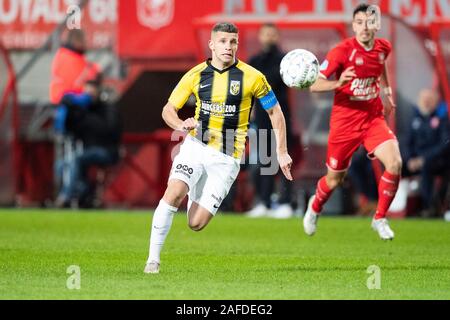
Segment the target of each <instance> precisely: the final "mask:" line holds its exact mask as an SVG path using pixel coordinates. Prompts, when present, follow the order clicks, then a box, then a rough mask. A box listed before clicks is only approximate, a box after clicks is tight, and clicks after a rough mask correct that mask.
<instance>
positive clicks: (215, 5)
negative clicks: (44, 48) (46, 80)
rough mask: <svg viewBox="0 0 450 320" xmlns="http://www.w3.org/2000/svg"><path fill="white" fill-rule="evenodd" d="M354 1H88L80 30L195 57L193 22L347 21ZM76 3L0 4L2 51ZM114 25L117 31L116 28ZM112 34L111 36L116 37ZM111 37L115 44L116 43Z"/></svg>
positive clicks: (421, 19) (445, 13) (97, 41)
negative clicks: (199, 20) (200, 20)
mask: <svg viewBox="0 0 450 320" xmlns="http://www.w3.org/2000/svg"><path fill="white" fill-rule="evenodd" d="M359 2H360V1H359V0H302V1H298V0H210V1H206V0H189V1H187V0H89V1H88V4H87V6H86V8H85V9H84V10H83V11H82V16H81V28H83V29H86V30H87V34H88V38H89V43H90V46H91V47H94V48H99V47H100V48H101V47H106V46H110V45H112V44H117V45H118V47H117V49H118V51H119V53H120V55H121V56H124V57H177V56H186V55H193V54H195V50H196V49H195V44H194V43H195V36H194V28H193V23H194V21H196V20H198V19H203V20H205V19H206V20H208V21H211V22H214V21H219V20H229V21H230V20H231V21H235V22H239V21H255V20H261V19H264V20H267V21H305V20H319V21H327V20H328V21H330V20H333V21H336V20H345V19H348V18H349V17H351V12H352V9H353V8H354V6H355V5H356V4H358V3H359ZM370 2H371V3H376V4H378V5H379V6H380V7H381V9H382V11H383V12H384V13H389V14H391V15H393V16H397V17H399V18H401V19H402V20H404V21H405V22H406V23H408V24H410V25H412V26H417V27H428V26H429V24H430V23H431V22H436V21H440V20H449V19H450V1H449V0H378V1H370ZM78 3H79V1H78V0H0V41H2V43H3V44H4V45H5V47H6V48H8V49H12V48H19V49H33V48H37V47H39V46H40V45H41V44H42V43H43V42H44V41H45V40H46V39H47V37H48V35H49V33H50V32H51V31H52V30H54V28H55V26H56V25H57V24H58V23H60V22H61V21H63V19H64V17H65V16H66V15H67V11H68V8H69V7H70V6H72V5H74V4H75V5H76V4H78ZM116 26H117V28H116ZM116 36H117V37H116ZM116 39H117V43H116Z"/></svg>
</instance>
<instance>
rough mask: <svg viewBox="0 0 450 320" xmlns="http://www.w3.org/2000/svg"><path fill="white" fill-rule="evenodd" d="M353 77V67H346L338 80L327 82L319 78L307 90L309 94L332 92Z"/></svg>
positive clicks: (354, 75)
mask: <svg viewBox="0 0 450 320" xmlns="http://www.w3.org/2000/svg"><path fill="white" fill-rule="evenodd" d="M355 77H356V73H355V67H353V66H352V67H348V68H347V69H345V70H344V72H342V74H341V76H340V77H339V80H327V79H325V78H322V76H319V78H318V79H317V81H316V82H315V83H314V84H313V85H312V86H311V87H310V88H309V91H311V92H326V91H333V90H336V89H337V88H339V87H342V86H343V85H345V84H346V83H347V82H349V81H351V80H352V79H353V78H355Z"/></svg>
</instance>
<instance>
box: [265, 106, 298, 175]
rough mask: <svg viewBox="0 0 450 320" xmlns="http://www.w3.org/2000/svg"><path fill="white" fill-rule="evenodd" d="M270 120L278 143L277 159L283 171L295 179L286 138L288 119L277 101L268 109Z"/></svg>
mask: <svg viewBox="0 0 450 320" xmlns="http://www.w3.org/2000/svg"><path fill="white" fill-rule="evenodd" d="M266 111H267V114H268V115H269V118H270V122H271V123H272V128H273V131H274V132H275V140H276V143H277V160H278V163H279V164H280V168H281V170H282V171H283V174H284V176H285V177H286V179H288V180H291V181H292V180H293V178H292V174H291V167H292V159H291V157H290V156H289V153H288V149H287V138H286V120H285V118H284V115H283V111H282V110H281V106H280V104H279V103H278V102H277V103H276V105H275V106H274V107H272V108H270V109H268V110H266Z"/></svg>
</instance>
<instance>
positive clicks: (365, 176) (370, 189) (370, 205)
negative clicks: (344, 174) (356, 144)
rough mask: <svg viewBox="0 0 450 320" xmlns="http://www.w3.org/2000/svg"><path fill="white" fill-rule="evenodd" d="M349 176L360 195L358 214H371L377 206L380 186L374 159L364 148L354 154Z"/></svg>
mask: <svg viewBox="0 0 450 320" xmlns="http://www.w3.org/2000/svg"><path fill="white" fill-rule="evenodd" d="M348 177H349V179H350V182H351V184H352V186H353V187H354V190H355V192H356V194H357V195H358V196H359V199H358V204H359V208H358V211H357V215H362V216H369V215H370V216H371V215H372V214H373V213H374V212H375V210H376V208H377V203H378V186H377V179H376V178H375V173H374V171H373V167H372V161H371V160H370V159H369V158H368V157H367V153H366V152H365V151H364V148H361V147H360V148H359V149H358V151H356V152H355V154H354V155H353V158H352V163H351V165H350V168H349V170H348Z"/></svg>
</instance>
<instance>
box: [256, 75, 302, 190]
mask: <svg viewBox="0 0 450 320" xmlns="http://www.w3.org/2000/svg"><path fill="white" fill-rule="evenodd" d="M252 93H253V96H254V97H255V98H256V99H258V101H259V103H260V104H261V107H262V108H263V109H264V110H266V112H267V113H268V115H269V118H270V122H271V123H272V128H273V131H274V132H275V140H276V145H277V160H278V163H279V165H280V168H281V171H283V174H284V176H285V177H286V179H288V180H291V181H292V180H293V178H292V174H291V167H292V159H291V157H290V156H289V154H288V150H287V138H286V120H285V118H284V115H283V111H282V110H281V107H280V104H279V103H278V100H277V97H276V96H275V93H274V92H273V90H272V88H271V87H270V84H269V83H268V82H267V79H266V77H265V76H264V75H263V74H262V73H259V75H258V76H257V79H256V81H255V83H254V87H253V88H252Z"/></svg>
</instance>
